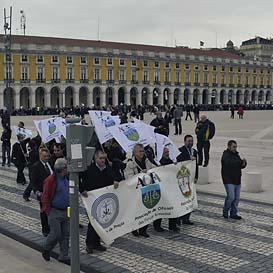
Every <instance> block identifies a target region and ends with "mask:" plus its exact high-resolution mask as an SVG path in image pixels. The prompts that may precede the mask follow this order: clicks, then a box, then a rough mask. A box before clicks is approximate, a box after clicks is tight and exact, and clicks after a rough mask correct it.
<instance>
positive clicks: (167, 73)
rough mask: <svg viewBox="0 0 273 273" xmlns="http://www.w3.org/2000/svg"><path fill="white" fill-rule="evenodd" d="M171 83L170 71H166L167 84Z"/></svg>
mask: <svg viewBox="0 0 273 273" xmlns="http://www.w3.org/2000/svg"><path fill="white" fill-rule="evenodd" d="M169 81H170V71H168V70H167V71H165V82H169Z"/></svg>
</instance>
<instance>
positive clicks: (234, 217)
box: [230, 215, 242, 220]
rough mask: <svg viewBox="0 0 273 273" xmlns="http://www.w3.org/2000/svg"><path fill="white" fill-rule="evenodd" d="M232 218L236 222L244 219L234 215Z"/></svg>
mask: <svg viewBox="0 0 273 273" xmlns="http://www.w3.org/2000/svg"><path fill="white" fill-rule="evenodd" d="M230 218H231V219H235V220H242V217H241V216H239V215H233V216H231V215H230Z"/></svg>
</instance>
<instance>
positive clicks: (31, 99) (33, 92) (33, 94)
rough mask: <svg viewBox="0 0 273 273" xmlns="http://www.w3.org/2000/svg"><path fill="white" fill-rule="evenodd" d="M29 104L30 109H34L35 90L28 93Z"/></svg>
mask: <svg viewBox="0 0 273 273" xmlns="http://www.w3.org/2000/svg"><path fill="white" fill-rule="evenodd" d="M29 104H30V107H31V108H32V107H35V105H36V101H35V90H34V91H33V90H32V91H31V92H30V102H29Z"/></svg>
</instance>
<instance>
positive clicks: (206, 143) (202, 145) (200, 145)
mask: <svg viewBox="0 0 273 273" xmlns="http://www.w3.org/2000/svg"><path fill="white" fill-rule="evenodd" d="M197 150H198V164H199V165H202V163H203V150H204V156H205V164H208V163H209V150H210V142H209V141H202V142H197Z"/></svg>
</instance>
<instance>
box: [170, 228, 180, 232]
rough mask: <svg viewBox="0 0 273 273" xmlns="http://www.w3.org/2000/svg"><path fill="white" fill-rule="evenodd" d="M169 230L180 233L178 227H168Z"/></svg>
mask: <svg viewBox="0 0 273 273" xmlns="http://www.w3.org/2000/svg"><path fill="white" fill-rule="evenodd" d="M169 230H171V231H173V232H178V231H180V228H179V227H169Z"/></svg>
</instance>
